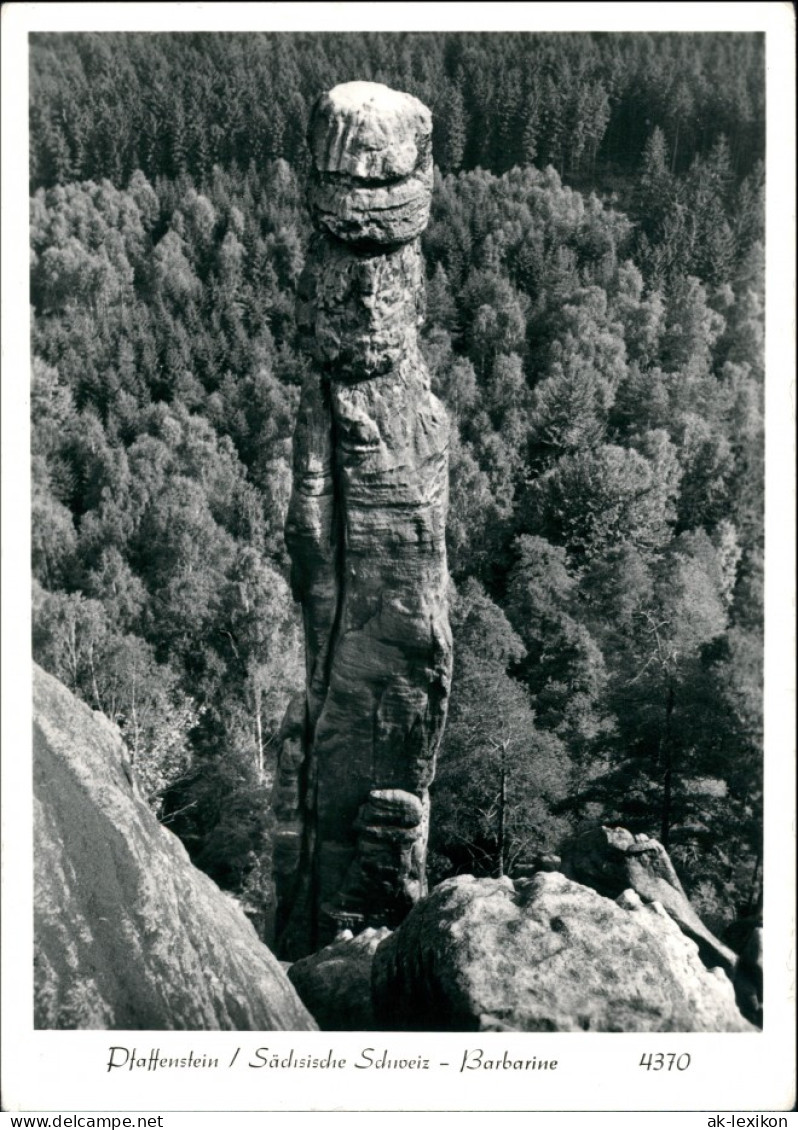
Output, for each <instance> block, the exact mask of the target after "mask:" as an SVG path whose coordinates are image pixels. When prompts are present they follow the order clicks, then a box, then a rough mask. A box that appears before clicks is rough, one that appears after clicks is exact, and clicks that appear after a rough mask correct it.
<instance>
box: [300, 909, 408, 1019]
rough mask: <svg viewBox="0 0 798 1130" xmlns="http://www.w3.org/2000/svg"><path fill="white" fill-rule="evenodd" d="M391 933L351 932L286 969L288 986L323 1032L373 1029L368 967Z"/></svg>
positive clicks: (381, 928) (369, 929)
mask: <svg viewBox="0 0 798 1130" xmlns="http://www.w3.org/2000/svg"><path fill="white" fill-rule="evenodd" d="M389 934H390V930H389V929H388V928H387V926H382V927H380V928H379V929H373V928H368V929H366V930H364V931H363V932H362V933H361V934H358V935H357V936H356V937H352V935H351V932H348V931H347V933H346V935H345V936H341V937H340V938H338V939H336V941H334V942H333V943H332V944H331V945H329V946H326V947H325V948H324V949H323V950H320V951H319V952H318V953H314V954H311V955H310V957H304V958H302V960H301V961H295V962H294V964H293V965H291V966H290V967H289V969H288V976H289V979H290V981H291V984H292V985H293V986H294V988H295V989H296V991H297V992H298V993H299V996H300V998H301V999H302V1002H303V1003H304V1005H305V1006H306V1008H307V1009H308V1011H309V1012H310V1013H311V1015H312V1016H313V1018H314V1019H315V1021H316V1023H317V1024H318V1025H319V1028H321V1029H322V1031H324V1032H361V1031H362V1032H367V1031H369V1030H370V1029H372V1028H374V1008H373V1006H372V1000H371V965H372V962H373V960H374V953H375V951H376V949H377V946H378V945H380V943H381V942H383V941H384V940H385V939H386V938H387V937H388V935H389Z"/></svg>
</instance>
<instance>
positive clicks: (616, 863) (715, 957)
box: [561, 827, 737, 975]
mask: <svg viewBox="0 0 798 1130" xmlns="http://www.w3.org/2000/svg"><path fill="white" fill-rule="evenodd" d="M561 851H562V871H563V874H565V875H567V876H568V877H569V878H571V879H576V880H577V882H579V883H584V884H585V885H586V886H589V887H592V888H593V889H594V890H596V891H598V892H599V894H602V895H606V896H607V898H617V897H618V895H619V894H620V893H621V892H622V891H624V890H626V888H627V887H631V888H632V889H633V890H635V891H637V893H638V895H640V897H641V899H642V900H643V902H654V901H657V902H659V903H661V904H662V906H663V907H664V909H665V910H666V911H667V912H668V914H669V915H670V916H671V918H672V919H673V920H674V922H676V923H677V925H678V926H679V927H680V928H681V929H682V930H683V931H684V933H685V934H686V935H687V936H688V938H692V939H693V941H694V942H695V943H696V945H697V946H698V950H699V953H700V954H701V957H702V959H703V961H704V963H705V965H707V966H708V967H712V966H715V965H718V966H720V967H721V968H722V969H724V970H725V971H726V972H727V973H728V974H729V975H731V974H732V973H733V971H734V967H735V964H736V961H737V956H736V954H735V953H734V951H733V950H731V949H729V947H728V946H725V945H724V944H723V942H721V941H720V940H719V939H718V938H716V937H715V935H714V934H713V933H712V932H711V931H710V930H708V929H707V927H706V926H705V925H704V923H703V922H702V921H701V919H700V918H699V917H698V915H697V914H696V912H695V910H693V907H692V905H691V904H690V901H689V899H688V898H687V895H686V894H685V892H684V888H683V887H682V884H681V883H680V882H679V876H678V875H677V874H676V871H675V870H674V867H673V864H672V863H671V861H670V858H669V856H668V853H667V852H666V851H665V848H664V847H663V846H662V844H661V843H659V841H658V840H652V839H649V838H648V836H644V835H633V834H632V833H631V832H628V831H627V830H626V829H625V828H607V827H600V828H595V827H594V828H590V829H587V830H585V831H583V832H581V833H579V834H577V835H575V836H573V837H572V838H571V839H569V840H568V841H567V842H566V843H565V844H563V846H562V849H561Z"/></svg>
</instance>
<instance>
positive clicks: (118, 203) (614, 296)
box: [30, 33, 764, 936]
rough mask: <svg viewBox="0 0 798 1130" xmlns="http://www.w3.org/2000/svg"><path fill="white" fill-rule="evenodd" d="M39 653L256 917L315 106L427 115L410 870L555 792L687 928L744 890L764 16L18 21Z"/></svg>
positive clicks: (465, 852) (755, 689) (546, 810)
mask: <svg viewBox="0 0 798 1130" xmlns="http://www.w3.org/2000/svg"><path fill="white" fill-rule="evenodd" d="M30 76H31V86H30V126H31V155H30V190H31V220H30V237H31V284H30V285H31V290H30V295H31V306H32V316H31V325H32V330H31V343H32V356H33V364H32V378H31V381H32V383H31V411H32V453H33V471H32V474H33V500H32V505H33V528H32V552H33V568H34V598H33V621H34V622H33V639H34V657H35V658H36V660H37V662H39V663H40V664H41V665H42V666H43V667H44V668H45V669H46V670H47V671H49V672H51V673H52V674H54V675H56V676H57V677H58V678H59V679H60V680H61V681H62V682H64V683H65V684H66V685H67V686H68V687H69V688H70V689H72V690H73V691H75V692H76V693H77V694H78V695H79V696H80V697H82V698H83V699H84V700H85V701H86V702H88V703H89V704H90V705H91V706H92V707H93V708H94V709H97V710H101V711H102V712H103V713H104V714H105V715H107V717H108V718H109V719H111V720H113V721H114V722H116V723H117V724H118V725H119V726H120V728H121V731H122V734H123V736H124V739H125V742H126V744H127V746H128V748H129V752H130V757H131V761H132V765H133V768H134V771H135V773H136V775H137V778H138V781H139V783H140V787H141V789H142V790H143V791H144V793H145V794H146V796H147V797H148V799H149V802H150V805H151V807H152V808H153V810H154V811H155V813H156V814H157V815H158V817H159V818H160V819H161V820H162V821H163V822H164V823H165V824H166V825H167V826H168V827H170V828H171V829H172V830H173V831H174V832H176V833H177V835H178V836H179V837H180V838H181V840H182V841H183V843H184V844H185V846H186V848H187V849H188V851H189V853H190V855H191V858H192V860H193V861H194V863H195V864H196V865H197V866H198V867H200V868H201V869H203V870H204V871H206V872H207V873H208V874H209V875H210V876H211V877H212V878H213V879H214V880H215V881H216V882H217V883H218V884H220V885H221V886H222V887H223V888H225V889H227V890H228V891H230V892H231V893H233V894H234V895H236V896H237V897H238V898H239V899H240V900H241V901H242V903H243V904H244V906H245V908H246V909H247V911H248V913H249V914H250V916H251V917H252V919H253V921H254V922H255V924H256V926H257V927H258V929H259V930H260V931H261V933H262V934H263V935H264V936H266V935H267V934H268V930H269V922H270V916H271V912H272V896H271V880H270V875H271V834H272V817H271V815H270V809H269V795H270V790H271V784H272V780H273V774H274V769H275V765H274V759H275V739H276V733H277V727H278V726H279V723H280V720H281V717H282V714H283V712H284V709H285V706H286V704H287V702H288V699H289V697H290V695H291V694H292V693H293V692H294V691H295V690H296V689H297V688H298V687H300V686H301V685H302V682H303V679H304V672H303V657H302V644H301V626H300V621H299V614H298V610H297V608H296V606H295V605H294V604H293V602H292V600H291V597H290V593H289V589H288V585H287V583H286V576H287V558H286V551H285V547H284V542H283V523H284V519H285V512H286V507H287V502H288V496H289V492H290V485H291V471H290V466H291V434H292V428H293V422H294V416H295V412H296V407H297V403H298V397H299V389H300V386H301V383H302V380H303V377H304V375H305V373H306V372H307V361H306V359H305V358H304V357H303V356H302V355H301V354H300V353H299V351H298V349H297V345H296V340H295V325H294V292H295V288H296V283H297V280H298V277H299V274H300V272H301V270H302V266H303V262H304V254H305V247H306V245H307V240H308V236H309V224H308V220H307V217H306V213H305V207H304V199H303V193H304V188H303V185H304V174H305V167H306V158H305V148H304V146H305V142H304V131H305V124H306V121H307V115H308V111H309V108H310V106H311V105H312V102H313V100H314V99H315V97H316V96H317V95H318V94H319V93H320V92H321V91H323V90H324V89H327V88H329V87H331V86H333V85H335V84H336V83H337V82H341V81H346V80H349V79H352V78H362V79H373V80H376V81H383V82H386V83H388V84H390V85H392V86H394V87H396V88H398V89H401V90H406V91H408V92H410V93H412V94H415V95H417V96H418V97H419V98H421V99H422V101H424V102H425V103H426V104H427V105H429V106H430V108H431V109H432V111H433V116H434V122H435V133H434V156H435V161H436V166H437V170H436V181H435V190H434V195H433V211H432V218H431V221H430V224H429V228H428V230H427V232H426V233H425V235H424V237H423V251H424V255H425V261H426V269H427V319H426V324H425V327H424V330H423V337H422V346H423V350H424V353H425V356H426V358H427V362H428V365H429V368H430V370H431V373H432V379H433V388H434V391H435V392H436V393H437V394H438V395H439V396H440V397H441V398H442V399H443V400H444V402H445V403H446V405H447V407H448V409H449V413H450V416H451V418H452V422H453V443H452V450H451V456H450V462H451V500H450V514H449V521H448V552H449V567H450V571H451V577H452V588H451V612H452V623H453V631H454V638H455V649H456V671H455V681H454V686H453V690H452V701H451V710H450V715H449V723H448V728H447V731H446V735H445V738H444V745H443V748H442V750H441V753H440V757H439V769H438V775H437V779H436V783H435V785H434V787H433V806H434V807H433V820H432V833H431V852H430V866H431V871H432V874H431V879H432V880H433V881H436V880H438V879H441V878H443V877H445V876H447V875H450V874H454V873H458V872H464V871H468V872H472V873H474V874H477V875H497V874H499V875H500V874H503V873H507V874H511V875H512V874H514V873H515V872H517V871H518V869H522V868H523V867H524V865H527V864H529V862H530V861H531V860H533V859H534V857H535V856H536V855H539V854H540V853H542V852H546V851H550V850H552V849H553V848H555V847H556V846H557V844H558V843H559V841H560V840H561V839H562V837H563V836H564V835H566V834H567V833H569V832H570V831H571V830H573V829H574V828H575V827H576V826H577V825H578V824H579V822H580V821H582V820H584V819H588V818H589V819H601V820H604V821H605V822H620V823H623V824H624V826H625V827H628V828H630V829H631V830H632V831H640V832H646V833H648V834H649V835H654V836H656V837H658V838H659V839H660V840H661V842H662V843H663V845H664V846H665V847H666V848H667V850H668V851H669V853H670V856H671V858H672V859H673V861H674V863H675V865H676V867H677V870H678V871H679V873H680V876H681V879H682V882H683V883H684V884H685V887H686V889H687V891H688V893H689V894H690V896H691V898H692V899H693V901H694V904H695V906H696V908H697V909H698V911H699V913H701V915H702V917H703V918H704V920H705V921H706V922H707V925H708V926H710V927H711V928H712V929H713V930H714V931H715V932H716V933H722V932H723V930H724V928H725V927H726V926H727V925H729V924H730V923H731V922H732V921H733V919H735V918H736V917H738V916H739V915H741V914H745V913H748V912H751V911H752V910H753V909H754V908H755V907H756V905H757V903H758V901H759V898H760V894H761V891H760V886H761V878H760V876H761V837H762V636H763V631H762V573H763V526H762V520H763V449H764V444H763V387H764V369H763V365H764V361H763V342H764V197H763V194H764V165H763V156H764V149H763V146H764V41H763V37H762V36H761V35H742V34H740V35H737V34H735V35H732V34H702V35H697V34H696V35H688V34H662V35H650V34H639V35H609V34H579V35H577V34H574V35H553V34H548V35H531V34H520V33H519V34H503V33H502V34H498V33H497V34H491V35H471V34H443V33H441V34H437V35H421V34H406V35H404V34H395V35H385V34H382V35H378V34H376V33H375V34H363V35H361V34H358V35H327V34H308V35H293V34H292V35H278V34H252V35H233V34H223V35H222V34H217V35H205V34H163V35H160V34H159V35H136V34H64V35H50V34H48V35H34V36H32V37H31V40H30Z"/></svg>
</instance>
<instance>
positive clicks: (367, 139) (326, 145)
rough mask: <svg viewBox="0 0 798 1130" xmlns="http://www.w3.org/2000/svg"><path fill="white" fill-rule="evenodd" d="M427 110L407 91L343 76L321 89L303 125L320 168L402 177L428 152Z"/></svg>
mask: <svg viewBox="0 0 798 1130" xmlns="http://www.w3.org/2000/svg"><path fill="white" fill-rule="evenodd" d="M431 137H432V115H431V114H430V112H429V110H428V109H427V107H426V106H425V105H424V104H423V102H419V100H418V98H415V97H414V96H413V95H412V94H404V93H402V92H401V91H399V90H392V89H391V88H390V87H389V86H385V85H384V84H383V83H381V82H346V83H342V84H340V85H339V86H335V87H333V89H332V90H330V91H328V92H327V93H326V94H322V95H321V97H320V98H319V99H318V101H317V102H316V105H315V106H314V107H313V111H312V113H311V117H310V126H309V129H308V144H309V146H310V152H311V156H312V158H313V164H314V166H315V168H316V170H317V171H318V172H320V173H343V174H345V175H346V176H349V177H353V178H357V179H358V180H366V181H379V182H382V183H390V182H391V181H396V180H401V179H402V178H403V177H406V176H408V175H409V174H410V173H412V172H414V171H415V170H416V169H418V168H419V167H420V166H422V165H424V164H425V163H426V162H427V160H428V159H429V158H430V156H431V150H430V143H431Z"/></svg>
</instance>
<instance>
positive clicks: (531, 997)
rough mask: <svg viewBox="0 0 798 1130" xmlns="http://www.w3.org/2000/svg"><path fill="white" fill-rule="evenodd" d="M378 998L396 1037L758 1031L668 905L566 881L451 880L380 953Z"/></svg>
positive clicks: (380, 1020) (554, 876)
mask: <svg viewBox="0 0 798 1130" xmlns="http://www.w3.org/2000/svg"><path fill="white" fill-rule="evenodd" d="M372 989H373V994H374V1009H375V1017H376V1022H377V1025H378V1027H380V1028H383V1029H386V1030H411V1031H412V1030H416V1031H480V1030H482V1031H485V1030H491V1031H496V1030H499V1031H501V1030H512V1031H551V1032H579V1031H595V1032H745V1031H753V1030H754V1029H753V1028H752V1026H751V1025H749V1024H748V1022H747V1021H746V1020H745V1019H744V1018H743V1017H742V1016H741V1014H740V1012H739V1011H738V1009H737V1006H736V1004H735V1000H734V990H733V988H732V985H731V982H730V981H729V980H728V978H727V977H726V975H725V974H724V973H723V972H722V970H720V969H714V970H707V969H706V968H705V966H704V965H703V963H702V962H701V960H700V958H699V956H698V950H697V947H696V945H695V943H694V942H692V941H691V940H690V939H689V938H687V937H685V935H684V934H683V933H682V932H681V930H680V929H679V928H678V926H676V924H675V923H674V922H673V921H672V920H671V918H670V917H669V916H668V915H667V914H666V912H665V911H664V910H663V909H662V907H661V905H660V904H659V903H657V902H654V903H652V904H650V905H648V906H646V905H644V904H643V902H642V900H641V899H640V897H639V896H638V895H637V894H636V893H635V892H634V891H632V890H629V891H626V892H624V893H622V895H621V896H620V898H619V899H618V900H617V901H612V900H610V899H607V898H604V897H603V896H601V895H599V894H597V893H596V892H595V891H593V890H590V889H589V888H587V887H583V886H581V885H580V884H578V883H575V882H573V881H571V880H569V879H567V878H566V877H565V876H564V875H562V874H559V873H557V872H541V873H540V874H538V875H536V876H535V877H534V878H533V879H525V880H519V881H518V882H517V883H516V884H515V886H514V885H513V883H512V881H511V880H510V879H507V878H505V879H474V878H473V877H472V876H459V877H457V878H454V879H448V880H446V881H445V882H444V883H441V885H440V886H439V887H436V888H435V890H434V891H433V892H432V893H431V894H430V895H429V896H428V897H427V898H425V899H423V900H422V901H421V902H419V903H418V904H417V905H416V906H415V907H414V908H413V910H412V911H411V913H410V914H409V915H408V917H407V918H406V919H405V921H404V922H403V923H402V925H401V926H400V927H399V928H398V929H397V930H395V931H394V932H393V933H392V934H391V936H390V937H389V938H387V939H386V940H385V941H384V942H383V943H382V944H381V945H380V946H379V947H378V949H377V952H376V954H375V955H374V964H373V968H372Z"/></svg>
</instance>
